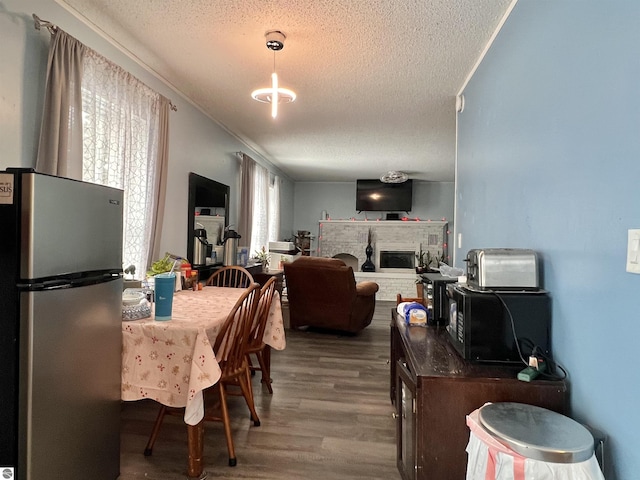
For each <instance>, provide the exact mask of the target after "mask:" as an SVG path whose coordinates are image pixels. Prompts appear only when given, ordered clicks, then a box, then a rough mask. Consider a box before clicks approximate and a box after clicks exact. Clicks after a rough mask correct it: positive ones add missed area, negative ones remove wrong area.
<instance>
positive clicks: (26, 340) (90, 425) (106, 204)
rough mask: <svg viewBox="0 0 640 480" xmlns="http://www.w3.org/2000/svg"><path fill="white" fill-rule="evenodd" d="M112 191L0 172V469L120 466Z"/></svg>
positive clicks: (24, 476)
mask: <svg viewBox="0 0 640 480" xmlns="http://www.w3.org/2000/svg"><path fill="white" fill-rule="evenodd" d="M122 202H123V195H122V191H121V190H118V189H114V188H109V187H104V186H100V185H95V184H90V183H85V182H79V181H76V180H70V179H66V178H61V177H54V176H50V175H43V174H38V173H35V172H33V171H32V170H27V169H7V170H5V171H0V471H1V472H2V475H3V477H2V478H5V479H7V478H8V479H13V478H15V479H20V480H41V479H57V478H60V479H62V478H68V479H72V478H91V479H92V480H96V479H99V480H102V479H104V480H114V479H116V478H117V477H118V475H119V471H120V378H121V372H120V370H121V351H122V333H121V321H122V306H121V305H122V222H123V221H122V211H123V210H122Z"/></svg>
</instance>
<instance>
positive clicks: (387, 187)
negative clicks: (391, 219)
mask: <svg viewBox="0 0 640 480" xmlns="http://www.w3.org/2000/svg"><path fill="white" fill-rule="evenodd" d="M412 200H413V183H412V181H411V180H407V181H406V182H403V183H383V182H381V181H380V180H377V179H376V180H356V210H357V211H358V212H409V211H411V207H412Z"/></svg>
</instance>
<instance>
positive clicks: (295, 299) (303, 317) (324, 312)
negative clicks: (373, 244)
mask: <svg viewBox="0 0 640 480" xmlns="http://www.w3.org/2000/svg"><path fill="white" fill-rule="evenodd" d="M284 275H285V279H286V283H287V298H288V300H289V315H290V325H291V327H292V328H296V327H300V326H304V325H309V326H314V327H321V328H327V329H332V330H342V331H346V332H351V333H357V332H359V331H360V330H362V329H363V328H365V327H366V326H367V325H369V324H370V323H371V319H372V318H373V312H374V310H375V300H376V298H375V294H376V292H377V291H378V284H377V283H375V282H360V283H358V284H356V281H355V277H354V275H353V269H352V268H351V267H349V266H347V265H346V264H345V263H344V262H343V261H342V260H339V259H337V258H323V257H307V256H303V257H300V258H298V259H296V260H295V261H294V262H289V263H285V264H284Z"/></svg>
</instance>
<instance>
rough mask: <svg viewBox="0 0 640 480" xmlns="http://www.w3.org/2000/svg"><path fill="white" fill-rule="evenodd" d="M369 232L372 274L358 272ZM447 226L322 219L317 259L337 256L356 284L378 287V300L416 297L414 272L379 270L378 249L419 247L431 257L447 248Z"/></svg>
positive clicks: (440, 224) (441, 224)
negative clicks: (362, 283) (371, 284)
mask: <svg viewBox="0 0 640 480" xmlns="http://www.w3.org/2000/svg"><path fill="white" fill-rule="evenodd" d="M369 229H371V237H372V238H371V246H372V247H373V250H374V253H373V255H372V256H371V260H372V261H373V263H374V265H375V266H376V271H375V272H361V271H360V268H361V266H362V264H363V263H364V262H365V261H366V259H367V256H366V253H365V248H366V247H367V237H368V234H369ZM447 239H448V223H447V222H446V221H415V220H411V221H401V220H386V221H360V220H323V221H321V222H320V223H319V226H318V256H320V257H337V258H340V259H341V260H344V261H345V263H346V264H347V265H351V266H352V267H353V271H354V273H355V277H356V281H357V282H362V281H373V282H376V283H377V284H378V285H379V286H380V290H379V291H378V293H377V295H376V298H377V299H378V300H389V301H395V299H396V295H397V294H398V293H401V294H402V295H403V296H407V297H414V296H415V295H416V283H415V282H416V273H415V270H414V269H407V270H406V273H405V272H402V271H398V270H395V269H394V270H393V271H383V272H380V271H378V268H379V264H378V260H377V258H378V248H376V247H377V246H383V248H387V247H392V248H394V249H404V250H411V251H416V252H417V250H420V248H422V250H423V251H427V250H428V251H429V252H430V253H431V254H432V255H433V256H436V255H439V254H441V253H442V252H444V254H445V257H446V256H447V255H448V249H447Z"/></svg>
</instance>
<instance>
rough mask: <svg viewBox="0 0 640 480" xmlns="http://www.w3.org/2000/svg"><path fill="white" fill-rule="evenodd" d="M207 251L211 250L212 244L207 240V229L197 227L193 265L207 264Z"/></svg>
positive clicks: (194, 238) (194, 234)
mask: <svg viewBox="0 0 640 480" xmlns="http://www.w3.org/2000/svg"><path fill="white" fill-rule="evenodd" d="M207 251H211V245H210V244H209V242H208V241H207V231H206V230H205V229H204V228H196V229H195V230H194V231H193V260H192V264H193V265H206V264H207Z"/></svg>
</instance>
